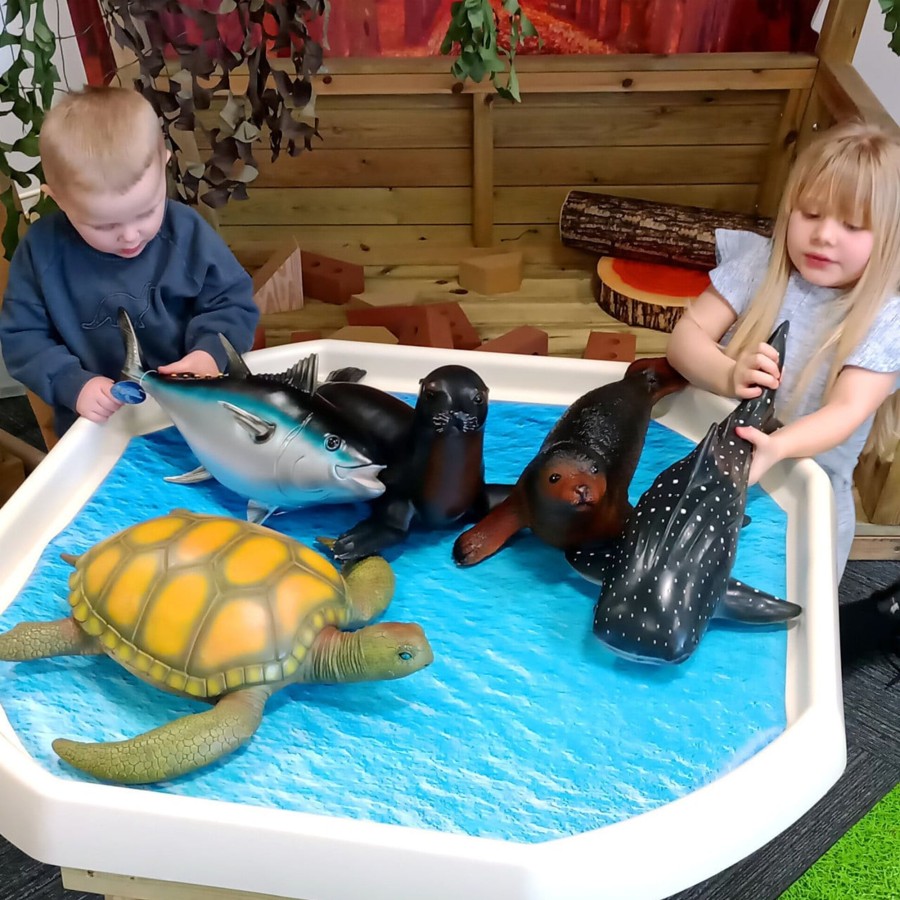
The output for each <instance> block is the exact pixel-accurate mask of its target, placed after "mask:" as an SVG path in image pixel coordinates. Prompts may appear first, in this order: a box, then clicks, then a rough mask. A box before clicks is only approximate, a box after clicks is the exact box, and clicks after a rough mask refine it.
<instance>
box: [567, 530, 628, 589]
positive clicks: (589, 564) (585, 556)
mask: <svg viewBox="0 0 900 900" xmlns="http://www.w3.org/2000/svg"><path fill="white" fill-rule="evenodd" d="M615 549H616V541H615V540H609V541H601V542H600V543H598V544H592V545H591V546H589V547H576V548H573V549H571V550H566V562H568V564H569V565H570V566H571V567H572V568H573V569H574V570H575V571H576V572H577V573H578V574H579V575H580V576H581V577H582V578H585V579H587V580H588V581H592V582H593V583H594V584H602V583H603V579H604V577H605V575H606V570H607V567H608V566H609V563H610V560H611V559H612V557H613V554H614V553H615Z"/></svg>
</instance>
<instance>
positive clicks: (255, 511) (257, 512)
mask: <svg viewBox="0 0 900 900" xmlns="http://www.w3.org/2000/svg"><path fill="white" fill-rule="evenodd" d="M276 508H277V507H274V506H266V505H265V503H260V502H259V501H258V500H248V501H247V521H248V522H250V523H252V524H253V525H262V524H263V522H265V521H266V519H268V518H269V516H271V515H272V513H273V512H275V510H276Z"/></svg>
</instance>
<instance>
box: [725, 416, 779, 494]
mask: <svg viewBox="0 0 900 900" xmlns="http://www.w3.org/2000/svg"><path fill="white" fill-rule="evenodd" d="M734 433H735V434H736V435H737V436H738V437H739V438H743V439H744V440H745V441H747V442H748V443H750V444H752V445H753V459H752V461H751V463H750V475H749V478H748V480H747V483H748V485H752V484H756V482H757V481H759V479H760V478H762V477H763V475H765V474H766V472H768V471H769V469H771V468H772V466H774V465H775V463H777V462H781V460H782V459H783V457H782V455H781V452H780V449H779V441H778V438H777V437H776V435H774V434H766V433H765V432H764V431H760V430H759V429H758V428H753V426H751V425H742V426H740V427H738V428H735V429H734Z"/></svg>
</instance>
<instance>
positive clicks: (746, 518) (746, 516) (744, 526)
mask: <svg viewBox="0 0 900 900" xmlns="http://www.w3.org/2000/svg"><path fill="white" fill-rule="evenodd" d="M752 521H753V519H751V518H750V516H748V515H747V514H746V513H744V521H743V522H741V528H746V527H747V526H748V525H749V524H750V523H751V522H752Z"/></svg>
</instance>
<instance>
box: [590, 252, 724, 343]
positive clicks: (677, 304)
mask: <svg viewBox="0 0 900 900" xmlns="http://www.w3.org/2000/svg"><path fill="white" fill-rule="evenodd" d="M708 286H709V276H708V275H707V274H706V272H701V271H698V270H697V269H687V268H684V267H683V266H667V265H661V264H660V263H647V262H638V261H636V260H630V259H614V258H613V257H611V256H603V257H601V258H600V261H599V262H598V263H597V274H596V276H595V277H594V279H593V288H594V297H595V298H596V300H597V305H598V306H599V307H600V308H601V309H602V310H604V311H605V312H608V313H609V314H610V315H611V316H612V317H613V318H614V319H618V320H619V321H620V322H624V323H625V324H626V325H635V326H638V327H640V328H652V329H654V330H655V331H671V330H672V329H673V328H674V327H675V323H676V322H677V321H678V319H679V318H680V317H681V314H682V313H683V312H684V307H685V305H686V304H687V303H688V302H689V301H690V300H692V299H693V298H694V297H697V296H699V295H700V294H702V293H703V291H704V290H706V288H707V287H708Z"/></svg>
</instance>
